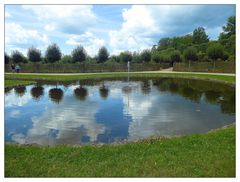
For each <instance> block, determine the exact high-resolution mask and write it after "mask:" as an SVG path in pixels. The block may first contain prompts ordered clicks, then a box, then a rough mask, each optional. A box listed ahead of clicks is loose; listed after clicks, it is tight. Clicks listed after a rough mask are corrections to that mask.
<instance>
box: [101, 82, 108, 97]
mask: <svg viewBox="0 0 240 182" xmlns="http://www.w3.org/2000/svg"><path fill="white" fill-rule="evenodd" d="M99 93H100V96H101V97H102V98H103V99H107V97H108V94H109V89H108V88H107V87H106V86H105V85H104V84H103V85H102V86H101V87H99Z"/></svg>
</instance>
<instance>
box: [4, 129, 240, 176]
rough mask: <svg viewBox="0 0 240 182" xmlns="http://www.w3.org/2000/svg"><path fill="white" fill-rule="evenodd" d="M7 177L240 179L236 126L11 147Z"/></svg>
mask: <svg viewBox="0 0 240 182" xmlns="http://www.w3.org/2000/svg"><path fill="white" fill-rule="evenodd" d="M5 176H6V177H20V176H22V177H40V176H41V177H80V176H82V177H120V176H125V177H137V176H146V177H147V176H148V177H149V176H156V177H157V176H158V177H186V176H188V177H206V176H208V177H235V126H234V125H232V126H230V127H228V128H225V129H219V130H216V131H212V132H209V133H207V134H194V135H189V136H183V137H178V138H170V139H168V138H162V139H148V140H142V141H139V142H136V143H127V144H118V145H113V144H111V145H103V146H98V145H96V146H91V145H87V146H56V147H38V146H19V145H14V144H7V145H5Z"/></svg>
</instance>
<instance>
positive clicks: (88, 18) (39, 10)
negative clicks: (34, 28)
mask: <svg viewBox="0 0 240 182" xmlns="http://www.w3.org/2000/svg"><path fill="white" fill-rule="evenodd" d="M22 8H23V9H25V10H30V11H32V12H33V13H34V14H35V15H36V17H37V19H38V20H39V21H41V22H47V24H46V25H45V28H46V29H49V28H50V27H49V23H50V24H53V23H54V27H55V28H54V29H57V30H58V31H62V32H65V33H66V34H71V33H72V34H73V33H82V32H84V31H85V30H87V29H88V28H90V27H91V26H93V25H94V24H95V22H96V19H97V17H96V16H95V14H94V13H93V11H92V5H38V6H36V5H23V6H22ZM46 26H47V27H46ZM50 29H52V26H51V28H50Z"/></svg>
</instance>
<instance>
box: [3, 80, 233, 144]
mask: <svg viewBox="0 0 240 182" xmlns="http://www.w3.org/2000/svg"><path fill="white" fill-rule="evenodd" d="M4 112H5V142H14V143H19V144H38V145H50V146H52V145H58V144H89V143H112V142H118V141H123V140H128V141H133V140H138V139H143V138H147V137H152V136H173V135H186V134H191V133H204V132H207V131H209V130H212V129H217V128H220V127H223V126H225V125H228V124H230V123H233V122H235V87H233V86H229V85H224V84H220V83H214V82H210V81H197V80H189V79H179V78H178V79H176V78H175V79H173V78H158V79H150V78H149V79H134V80H133V79H131V81H129V82H128V81H127V80H124V79H121V80H120V79H118V80H110V79H109V80H98V81H96V80H95V81H93V80H88V81H77V82H74V83H40V82H39V83H37V84H35V85H29V86H19V87H15V88H9V89H5V111H4Z"/></svg>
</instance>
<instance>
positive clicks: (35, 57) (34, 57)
mask: <svg viewBox="0 0 240 182" xmlns="http://www.w3.org/2000/svg"><path fill="white" fill-rule="evenodd" d="M27 56H28V59H29V60H30V61H31V62H34V63H36V62H40V61H41V51H40V50H39V49H37V48H35V47H31V48H29V49H28V52H27Z"/></svg>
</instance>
